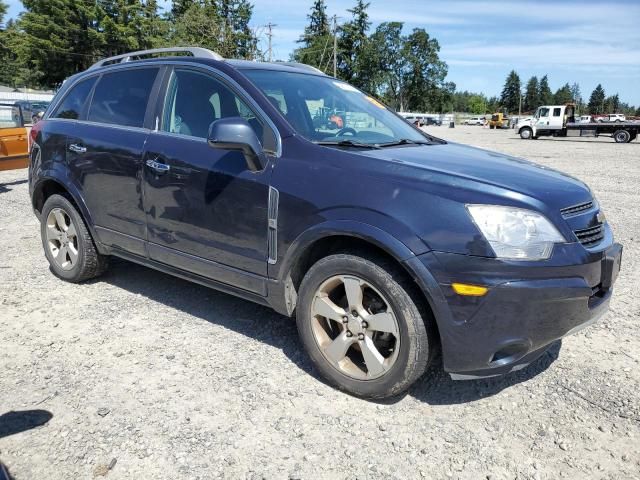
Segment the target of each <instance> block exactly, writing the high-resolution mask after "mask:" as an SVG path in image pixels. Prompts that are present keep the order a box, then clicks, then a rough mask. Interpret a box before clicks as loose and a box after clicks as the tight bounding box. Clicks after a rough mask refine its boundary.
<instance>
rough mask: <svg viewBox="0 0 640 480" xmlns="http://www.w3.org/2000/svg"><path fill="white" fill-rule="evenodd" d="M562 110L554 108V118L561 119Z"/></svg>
mask: <svg viewBox="0 0 640 480" xmlns="http://www.w3.org/2000/svg"><path fill="white" fill-rule="evenodd" d="M561 110H562V109H561V108H554V109H553V116H554V117H559V116H560V111H561Z"/></svg>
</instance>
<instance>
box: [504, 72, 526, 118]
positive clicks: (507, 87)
mask: <svg viewBox="0 0 640 480" xmlns="http://www.w3.org/2000/svg"><path fill="white" fill-rule="evenodd" d="M520 95H521V92H520V77H519V76H518V74H517V73H516V71H515V70H511V72H510V73H509V75H507V79H506V81H505V83H504V87H503V88H502V94H501V96H500V103H501V104H502V106H503V108H505V109H506V111H507V112H517V111H518V107H519V106H520Z"/></svg>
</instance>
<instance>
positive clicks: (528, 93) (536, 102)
mask: <svg viewBox="0 0 640 480" xmlns="http://www.w3.org/2000/svg"><path fill="white" fill-rule="evenodd" d="M539 93H540V86H539V84H538V77H536V76H535V75H534V76H533V77H531V78H530V79H529V81H528V82H527V86H526V88H525V93H524V106H523V110H524V111H525V112H533V111H534V110H536V109H537V108H538V107H539V106H540V95H539Z"/></svg>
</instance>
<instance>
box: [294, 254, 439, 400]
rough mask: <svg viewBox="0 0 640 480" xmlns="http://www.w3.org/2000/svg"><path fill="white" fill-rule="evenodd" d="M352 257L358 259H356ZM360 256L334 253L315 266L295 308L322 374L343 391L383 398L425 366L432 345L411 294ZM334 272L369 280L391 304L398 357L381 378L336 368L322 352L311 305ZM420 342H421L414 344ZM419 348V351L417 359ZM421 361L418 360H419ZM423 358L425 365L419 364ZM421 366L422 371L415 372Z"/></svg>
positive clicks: (397, 390) (306, 343) (403, 386)
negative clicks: (351, 374) (354, 375)
mask: <svg viewBox="0 0 640 480" xmlns="http://www.w3.org/2000/svg"><path fill="white" fill-rule="evenodd" d="M353 259H355V260H356V261H355V262H354V261H353ZM362 260H363V259H362V258H360V257H354V256H351V255H333V256H330V257H326V258H325V259H323V260H321V261H319V262H318V263H317V264H316V265H314V266H313V267H312V268H311V269H310V270H309V272H308V273H307V275H306V276H305V278H304V280H303V282H302V285H301V288H300V298H299V301H298V305H297V308H296V312H297V314H296V323H297V326H298V332H299V335H300V338H301V340H302V342H303V344H304V346H305V348H306V350H307V352H308V354H309V356H310V357H311V359H312V361H313V363H314V365H315V366H316V368H318V370H319V371H320V373H321V375H322V376H323V377H324V378H326V379H327V380H328V381H329V382H330V383H331V384H333V385H335V386H336V387H338V388H339V389H341V390H344V391H347V392H349V393H351V394H354V395H356V396H360V397H364V398H383V397H387V396H392V395H396V394H398V393H400V392H401V391H402V390H404V389H406V388H407V387H408V386H409V385H410V384H411V383H413V381H414V380H415V379H416V378H418V377H419V376H420V375H422V373H424V370H425V369H426V366H427V363H428V359H429V355H430V353H431V352H430V348H429V344H428V338H427V333H426V328H425V325H424V320H423V319H422V316H421V315H420V312H419V310H418V308H417V307H416V305H415V304H414V303H413V301H412V299H411V297H410V296H409V294H408V293H407V292H406V291H405V290H404V289H403V288H402V287H401V285H400V284H398V283H397V282H396V281H395V280H394V279H393V277H392V276H391V275H390V274H389V273H387V272H386V271H385V270H384V269H382V268H381V267H379V266H377V265H375V264H373V263H371V262H366V261H365V262H363V261H362ZM335 275H355V276H358V277H360V278H362V279H363V280H366V281H367V282H369V283H370V284H371V285H373V286H374V287H375V288H376V289H377V290H378V291H379V292H381V293H382V294H383V295H384V296H385V298H386V300H387V301H388V302H389V303H390V305H391V308H392V309H393V312H394V314H395V316H396V319H397V321H398V328H399V330H400V351H399V352H398V357H397V359H396V361H395V363H394V364H393V366H392V367H391V369H390V370H389V371H388V372H387V373H385V374H384V375H383V376H382V377H380V378H377V379H373V380H357V379H353V378H351V377H348V376H346V375H345V374H343V373H341V372H340V371H339V370H337V369H336V368H334V367H333V365H331V364H330V363H329V362H328V361H327V360H326V359H325V357H324V355H323V354H322V352H321V351H320V347H319V346H318V344H317V342H316V340H315V336H314V335H313V331H312V328H311V305H312V302H313V298H314V295H315V292H316V291H317V289H318V287H319V286H320V285H321V284H322V283H323V282H324V281H325V280H327V279H329V278H331V277H333V276H335ZM415 342H420V343H421V344H420V345H415V344H414V343H415ZM416 349H417V350H418V351H419V352H420V353H419V354H418V355H419V356H420V358H419V359H417V358H416V356H417V353H416ZM416 360H418V361H416ZM419 360H422V363H424V365H423V366H420V365H419V363H421V362H420V361H419ZM414 368H419V369H420V370H421V371H420V372H419V373H416V372H413V369H414ZM410 377H411V379H410V380H409V381H408V379H409V378H410Z"/></svg>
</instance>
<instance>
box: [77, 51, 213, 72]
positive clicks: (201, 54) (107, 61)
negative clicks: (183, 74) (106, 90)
mask: <svg viewBox="0 0 640 480" xmlns="http://www.w3.org/2000/svg"><path fill="white" fill-rule="evenodd" d="M180 52H181V53H190V54H191V55H192V56H194V57H198V58H211V59H213V60H223V57H222V55H220V54H218V53H216V52H213V51H211V50H209V49H207V48H202V47H170V48H153V49H151V50H139V51H137V52H129V53H123V54H122V55H116V56H114V57H109V58H103V59H102V60H100V61H98V62H96V63H94V64H93V65H91V66H90V67H89V70H91V69H94V68H100V67H104V66H106V65H111V64H116V63H124V62H130V61H131V60H135V59H136V58H138V57H144V56H150V55H155V54H158V53H180Z"/></svg>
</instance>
